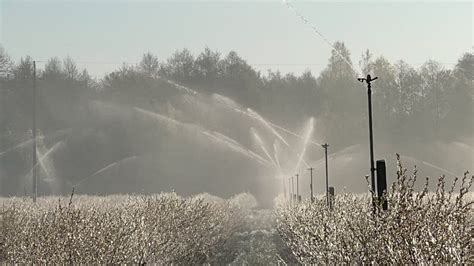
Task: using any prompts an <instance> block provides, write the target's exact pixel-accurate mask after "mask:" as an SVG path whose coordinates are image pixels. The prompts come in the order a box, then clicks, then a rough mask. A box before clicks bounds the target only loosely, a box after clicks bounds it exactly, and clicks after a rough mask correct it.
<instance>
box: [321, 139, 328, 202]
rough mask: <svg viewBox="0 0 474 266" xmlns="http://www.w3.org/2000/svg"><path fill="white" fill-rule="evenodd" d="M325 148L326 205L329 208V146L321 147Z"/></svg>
mask: <svg viewBox="0 0 474 266" xmlns="http://www.w3.org/2000/svg"><path fill="white" fill-rule="evenodd" d="M321 146H322V147H323V148H324V159H325V161H326V203H327V205H328V206H329V174H328V147H329V144H327V143H325V144H323V145H321Z"/></svg>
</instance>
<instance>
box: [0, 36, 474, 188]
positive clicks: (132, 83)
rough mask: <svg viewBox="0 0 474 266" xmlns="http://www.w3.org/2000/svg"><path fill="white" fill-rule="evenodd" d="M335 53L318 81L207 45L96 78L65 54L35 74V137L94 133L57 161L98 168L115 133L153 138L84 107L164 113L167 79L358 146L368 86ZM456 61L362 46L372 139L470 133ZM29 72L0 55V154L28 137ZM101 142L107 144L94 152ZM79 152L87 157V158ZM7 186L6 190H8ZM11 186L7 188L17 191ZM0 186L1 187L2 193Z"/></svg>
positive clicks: (467, 87)
mask: <svg viewBox="0 0 474 266" xmlns="http://www.w3.org/2000/svg"><path fill="white" fill-rule="evenodd" d="M335 47H336V49H337V50H338V51H339V53H336V52H335V51H332V54H331V56H330V59H329V62H328V63H327V66H326V68H325V69H324V70H323V71H322V72H321V73H319V74H318V75H315V74H314V73H311V72H309V71H306V72H304V73H302V74H301V75H295V74H292V73H289V74H285V75H283V74H281V73H280V72H278V71H276V72H274V71H268V73H261V72H259V71H256V70H255V69H254V68H253V67H252V66H251V65H249V64H248V63H247V62H246V60H245V59H243V58H241V57H240V56H239V55H238V54H237V53H236V52H234V51H232V52H230V53H228V54H227V55H222V54H220V53H219V52H217V51H213V50H211V49H209V48H206V49H205V50H204V51H202V52H201V53H200V54H197V55H193V54H192V53H191V52H190V51H189V50H187V49H183V50H179V51H176V52H175V53H174V54H173V55H171V57H169V58H168V59H161V58H157V57H156V56H154V55H153V54H152V53H146V54H144V55H143V57H142V60H141V62H140V63H139V64H137V65H126V64H124V65H123V66H122V67H120V68H118V69H117V70H116V71H114V72H112V73H109V74H107V75H106V76H105V77H103V78H102V79H94V78H91V76H90V75H89V74H88V72H87V70H86V69H79V67H78V66H77V65H76V64H75V62H74V60H73V59H72V58H70V57H67V58H65V59H64V60H61V59H59V58H57V57H53V58H51V59H49V61H48V62H47V63H45V64H42V67H41V69H38V71H37V77H38V79H37V92H38V96H37V114H38V131H39V132H41V133H40V134H42V135H44V136H48V134H52V133H53V132H57V131H58V130H62V129H65V128H67V129H71V128H72V129H74V128H83V129H85V128H92V129H94V130H92V132H90V133H89V134H86V133H84V132H82V133H81V134H82V135H80V134H79V133H78V134H76V136H74V137H72V140H71V141H70V143H69V144H70V145H76V146H77V147H76V148H75V153H73V154H69V155H68V156H64V158H61V159H62V160H64V162H63V165H68V164H69V166H68V167H69V168H71V169H73V168H74V165H73V163H72V161H75V160H81V161H83V162H84V161H86V162H87V161H88V162H89V164H90V166H91V168H94V167H92V166H93V165H95V168H97V167H98V165H101V164H100V163H98V162H97V161H100V160H101V158H102V159H103V158H107V156H108V155H107V154H105V153H108V154H111V156H118V155H117V154H120V153H121V152H125V151H128V150H130V149H131V148H130V147H128V146H127V144H126V143H122V142H121V141H120V139H121V137H122V135H125V134H126V135H130V134H142V135H141V136H142V137H141V138H144V139H146V138H150V139H153V138H154V137H153V136H146V133H145V132H146V130H140V131H141V132H135V131H138V129H133V128H130V124H126V123H123V122H120V121H116V120H113V121H109V122H107V123H104V122H103V121H104V120H101V121H100V122H99V121H98V120H97V119H95V116H96V115H94V114H93V111H92V110H91V108H92V107H91V105H90V103H91V102H93V101H96V100H98V101H107V102H113V103H117V104H123V105H128V106H140V107H143V108H144V109H155V108H154V106H161V107H164V106H167V103H168V100H169V99H171V98H173V97H174V95H175V94H176V92H175V91H176V90H174V89H172V88H170V84H169V83H166V82H164V81H163V79H167V80H171V81H173V82H176V83H177V84H180V85H183V86H187V87H189V88H192V89H193V90H195V91H197V92H198V93H202V94H209V95H210V94H213V93H218V94H220V95H224V96H227V97H229V98H231V99H233V100H235V101H236V102H237V103H239V104H241V105H242V106H244V107H249V108H252V109H253V110H256V111H257V112H259V113H260V114H261V115H262V116H264V117H265V118H268V119H269V120H271V121H273V122H274V123H276V124H279V125H283V126H286V127H289V128H293V127H300V126H301V123H302V122H303V121H305V119H307V118H309V117H315V118H316V121H317V125H316V132H317V135H318V136H322V137H320V138H323V139H322V140H321V141H326V142H329V143H332V145H333V146H332V147H333V149H337V148H338V147H339V148H342V147H346V146H348V145H351V144H354V143H365V142H366V141H367V98H366V96H367V94H366V88H365V86H364V84H361V83H360V82H358V81H357V79H356V78H357V77H358V76H357V74H356V73H354V71H353V70H352V69H351V68H350V67H349V66H348V65H347V63H346V62H344V60H343V59H342V58H341V57H340V56H339V54H341V55H343V56H344V57H345V58H346V60H351V59H350V55H351V54H350V51H349V49H348V48H347V47H346V46H345V45H344V43H343V42H337V43H335ZM457 60H458V61H457V64H456V65H455V66H454V67H453V68H452V69H447V68H445V67H444V66H443V65H442V64H441V63H438V62H436V61H427V62H426V63H424V64H423V65H421V66H419V67H417V68H415V67H413V66H411V65H409V64H408V63H406V62H404V61H398V62H389V61H388V60H387V59H386V58H385V57H383V56H378V57H375V56H374V55H372V54H371V53H370V52H369V51H368V50H367V51H366V52H365V53H364V54H363V55H362V60H361V61H360V62H357V63H355V65H357V64H359V66H360V69H361V70H362V72H363V73H362V74H363V75H366V74H367V73H370V74H371V75H375V76H378V77H379V79H378V80H377V81H376V82H374V84H373V105H374V107H373V108H374V111H373V112H374V121H375V122H374V123H375V124H374V126H375V128H374V130H375V134H376V139H377V141H379V142H388V143H391V145H402V146H403V145H405V146H409V145H411V144H412V143H414V142H418V141H423V142H429V141H430V140H446V141H450V140H456V139H459V138H463V137H466V136H469V137H470V136H472V133H473V132H472V130H473V128H472V127H473V117H474V113H473V91H474V89H473V83H472V82H473V76H474V56H473V54H472V53H465V54H463V55H460V57H459V58H458V59H457ZM32 76H33V58H31V57H30V56H25V57H23V58H21V59H20V60H19V62H14V61H13V60H11V59H10V57H9V56H8V51H5V50H4V49H1V51H0V86H1V91H0V93H1V94H0V95H1V102H0V104H1V108H0V111H1V114H0V123H1V124H0V152H1V151H4V150H7V149H8V148H10V147H13V146H15V145H16V144H18V143H21V142H22V141H25V140H27V139H28V138H30V136H31V118H32V110H31V106H32V82H33V79H32ZM168 109H170V108H168ZM134 130H135V131H134ZM84 135H87V136H84ZM91 136H94V137H93V140H91V138H92V137H91ZM74 141H76V142H74ZM104 142H107V143H109V144H113V145H108V147H113V148H108V149H107V150H106V151H104V150H99V149H98V148H97V147H100V145H105V144H103V143H104ZM157 145H158V144H157ZM142 148H144V147H142ZM87 151H95V153H94V155H93V156H91V155H88V153H87ZM91 157H94V158H91ZM2 160H3V161H2V164H3V165H4V166H5V167H4V169H3V170H2V171H4V172H5V171H6V173H3V174H5V175H7V176H15V175H19V174H20V173H18V171H20V170H18V169H24V168H25V167H18V166H26V165H28V164H29V163H30V160H31V158H29V157H28V155H27V153H26V152H20V151H19V152H18V155H17V156H9V157H8V158H6V159H2ZM102 165H103V163H102ZM22 171H24V170H22ZM77 171H83V170H82V168H81V169H79V168H78V169H75V172H77ZM23 174H24V173H23ZM84 175H86V173H84ZM70 178H73V177H70ZM13 183H15V182H13ZM13 183H11V184H10V186H13V187H15V185H14V184H13ZM13 187H11V188H10V189H11V190H15V189H14V188H13ZM8 189H9V188H8V186H3V187H2V188H0V194H1V192H2V191H3V193H4V194H6V193H7V192H8V191H9V190H8Z"/></svg>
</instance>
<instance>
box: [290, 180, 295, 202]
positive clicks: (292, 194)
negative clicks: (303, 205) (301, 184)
mask: <svg viewBox="0 0 474 266" xmlns="http://www.w3.org/2000/svg"><path fill="white" fill-rule="evenodd" d="M290 180H291V202H293V201H294V199H295V184H294V183H293V177H290Z"/></svg>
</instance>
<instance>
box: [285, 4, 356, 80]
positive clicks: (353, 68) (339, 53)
mask: <svg viewBox="0 0 474 266" xmlns="http://www.w3.org/2000/svg"><path fill="white" fill-rule="evenodd" d="M283 4H285V5H286V7H287V8H288V9H290V10H291V11H293V13H294V14H295V15H296V16H297V17H298V18H300V19H301V20H302V21H303V22H304V23H305V24H306V25H307V26H309V27H310V28H311V29H313V31H314V32H315V33H316V34H317V35H318V36H319V37H321V39H322V40H323V41H324V42H325V43H326V44H327V45H328V46H329V47H330V48H332V49H333V50H334V51H335V52H336V54H337V55H339V56H340V57H341V59H342V60H344V62H345V63H346V64H347V65H349V67H350V68H351V69H352V71H354V73H356V74H358V73H359V72H358V71H357V70H356V69H355V67H354V66H353V65H352V63H351V62H350V61H349V60H347V59H346V58H345V57H344V55H343V54H341V52H339V50H337V49H336V47H334V45H333V44H332V43H331V42H330V41H329V40H328V39H327V38H326V37H325V36H324V35H323V34H322V33H321V31H319V30H318V28H317V27H316V26H315V25H314V24H312V23H311V22H309V20H308V19H306V18H305V16H303V14H301V13H300V12H299V11H298V10H297V9H296V8H295V7H293V6H292V5H291V4H290V3H289V1H288V0H283Z"/></svg>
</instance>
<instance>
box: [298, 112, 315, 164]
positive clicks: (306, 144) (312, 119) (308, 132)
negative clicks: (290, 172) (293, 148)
mask: <svg viewBox="0 0 474 266" xmlns="http://www.w3.org/2000/svg"><path fill="white" fill-rule="evenodd" d="M313 129H314V118H312V117H311V119H310V120H309V127H308V130H307V131H306V136H305V140H304V143H303V150H302V151H301V154H300V156H299V159H298V162H297V163H296V168H295V172H296V171H298V169H299V168H300V165H301V162H302V161H303V157H304V155H305V153H306V148H307V147H308V142H309V139H310V138H311V134H312V133H313Z"/></svg>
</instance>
